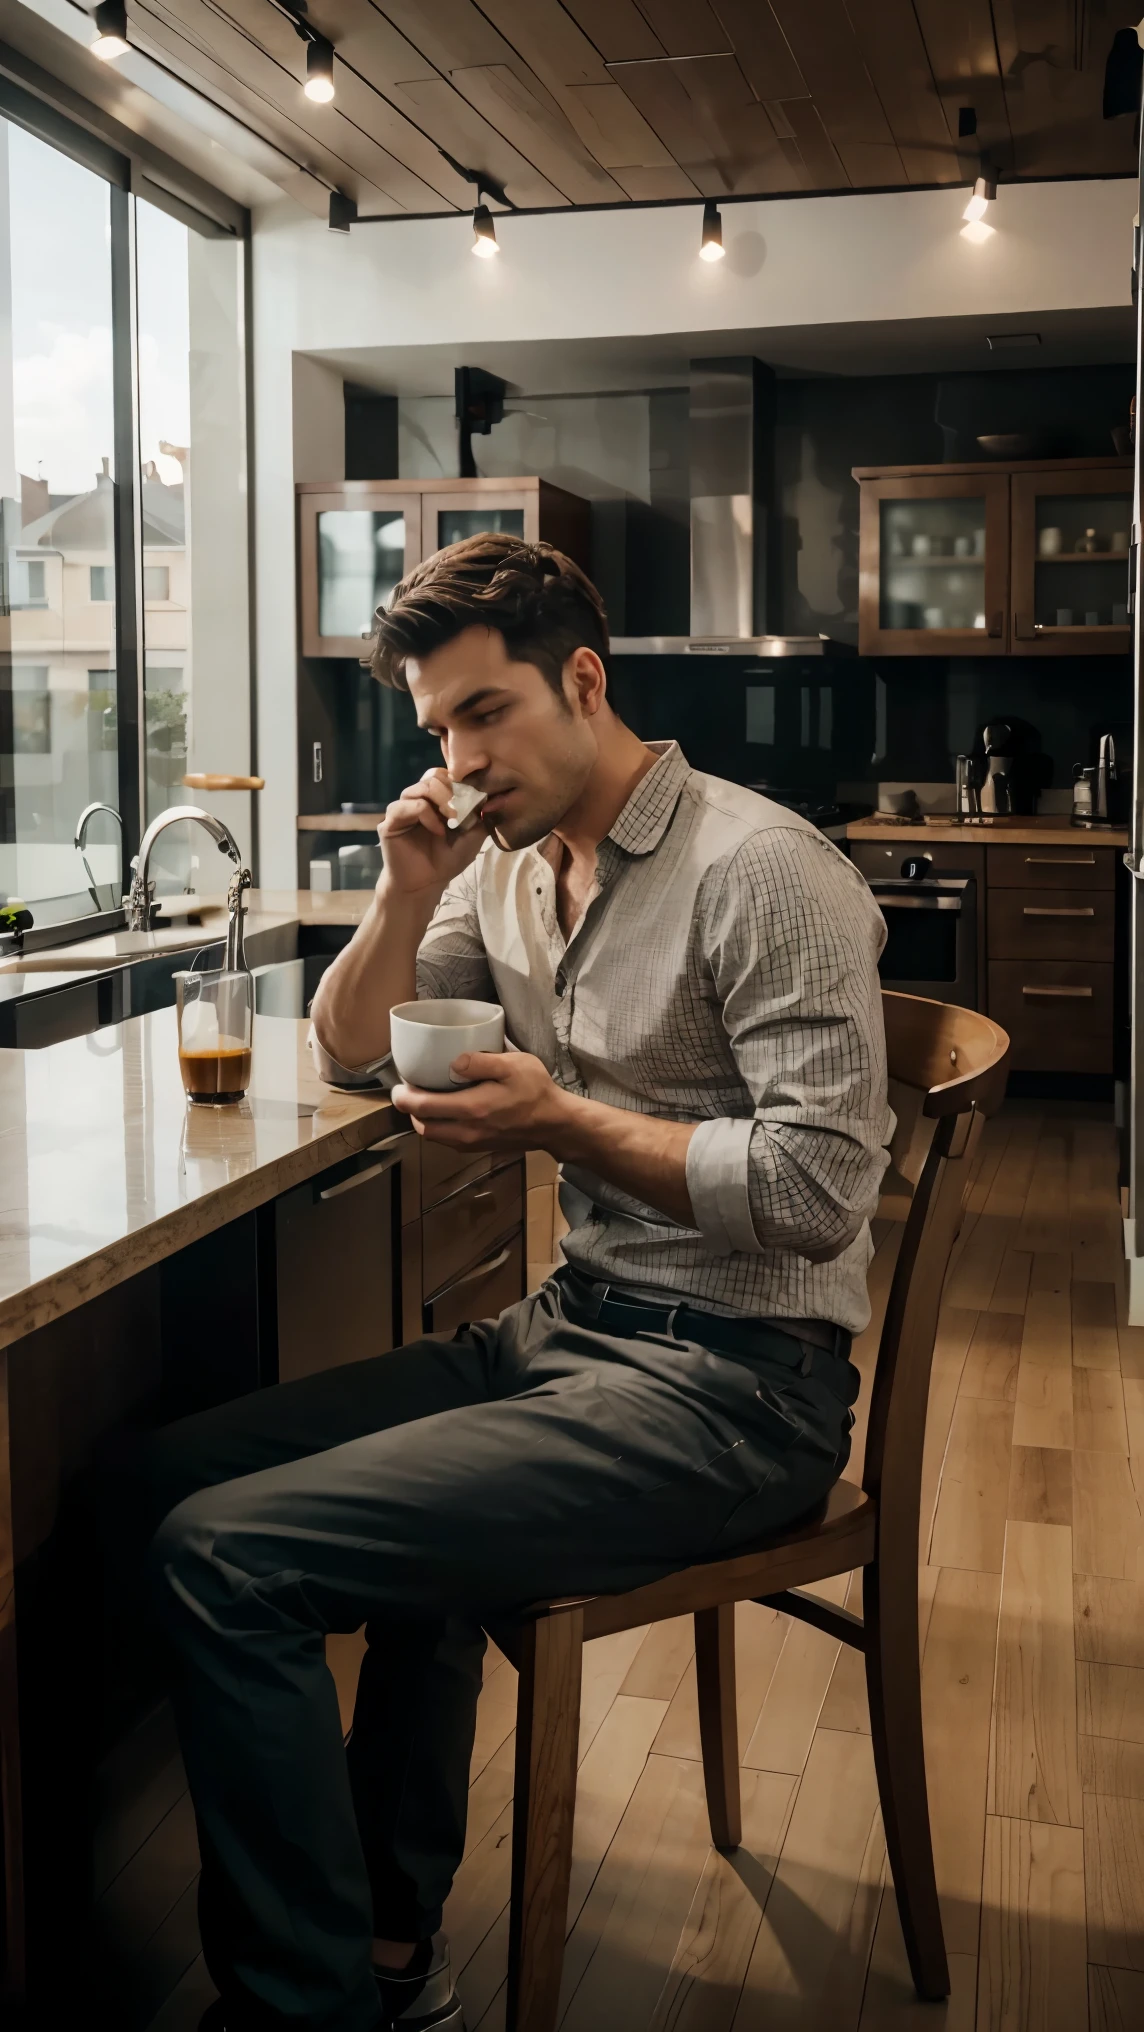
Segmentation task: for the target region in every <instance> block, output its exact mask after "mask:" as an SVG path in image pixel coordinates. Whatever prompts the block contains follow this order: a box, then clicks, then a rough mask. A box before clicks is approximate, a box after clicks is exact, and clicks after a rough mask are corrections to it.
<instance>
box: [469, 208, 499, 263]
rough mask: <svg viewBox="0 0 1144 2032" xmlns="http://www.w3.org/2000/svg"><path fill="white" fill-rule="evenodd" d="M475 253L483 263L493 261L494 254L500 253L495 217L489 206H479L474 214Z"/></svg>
mask: <svg viewBox="0 0 1144 2032" xmlns="http://www.w3.org/2000/svg"><path fill="white" fill-rule="evenodd" d="M477 195H478V196H479V195H480V193H479V191H478V193H477ZM473 253H474V254H476V255H478V256H479V258H480V259H481V260H482V261H491V260H492V257H493V255H494V254H499V253H500V248H499V247H498V246H497V231H496V227H495V226H494V225H493V215H492V213H491V212H490V210H489V208H488V206H487V205H478V206H477V208H476V210H475V211H474V213H473Z"/></svg>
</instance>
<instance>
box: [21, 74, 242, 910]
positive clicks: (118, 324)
mask: <svg viewBox="0 0 1144 2032" xmlns="http://www.w3.org/2000/svg"><path fill="white" fill-rule="evenodd" d="M23 68H24V64H23V60H22V59H21V57H20V56H19V53H18V52H16V51H14V50H11V49H9V48H7V47H6V46H4V45H3V44H0V117H2V118H4V119H5V120H8V121H10V122H12V123H13V124H15V125H16V126H19V127H23V128H25V129H26V130H27V132H28V133H30V134H33V135H34V136H35V137H36V139H37V140H39V141H42V142H44V143H46V144H47V145H48V146H49V147H51V148H55V149H58V150H59V151H60V152H61V153H62V154H64V155H68V156H70V157H71V158H72V159H73V160H74V161H76V162H78V163H80V164H81V165H82V167H84V168H85V169H87V170H89V171H91V172H92V174H94V175H95V176H98V177H100V178H101V179H102V180H103V181H104V182H105V183H106V184H107V185H108V186H109V217H110V238H111V341H112V399H113V438H114V458H115V497H114V521H113V542H112V566H113V569H114V574H115V589H114V605H115V621H114V639H115V674H116V717H117V728H118V754H117V771H116V775H117V795H118V807H119V813H120V816H121V818H122V821H123V868H124V880H125V885H126V879H127V871H128V869H129V867H130V864H131V861H132V859H133V857H134V856H135V855H136V854H137V853H138V851H139V843H140V838H141V835H142V830H143V824H144V813H145V811H146V776H147V754H146V731H145V730H146V710H145V700H144V684H145V669H144V642H145V637H144V618H143V610H144V565H143V527H142V495H141V488H142V466H141V456H140V449H141V447H140V417H139V320H138V276H137V267H136V237H135V211H136V203H137V200H139V199H141V200H143V201H145V202H146V203H147V204H149V205H152V206H156V207H158V209H160V210H162V211H166V212H168V213H170V215H171V216H172V217H173V218H176V219H178V220H179V221H180V222H181V223H182V224H183V225H185V226H187V227H188V228H189V229H190V230H191V231H192V232H198V233H201V234H203V235H205V236H207V237H210V238H227V239H233V240H235V241H237V242H238V244H239V246H240V247H241V250H242V263H243V270H242V277H241V294H242V302H243V309H244V319H243V333H242V343H243V348H244V353H245V359H244V373H245V379H246V386H247V397H248V400H247V430H246V461H247V499H248V501H249V502H250V503H253V500H254V485H253V481H254V473H253V460H254V430H253V409H252V406H251V403H250V399H249V398H250V394H251V392H252V391H251V373H252V358H253V342H252V330H251V308H252V304H251V263H250V254H251V243H250V232H251V226H250V213H249V211H248V210H247V209H246V208H245V207H243V206H241V205H238V204H236V202H235V200H234V199H233V198H230V197H228V196H227V195H226V194H225V193H223V192H222V191H217V190H215V189H213V188H212V187H211V186H209V185H207V184H205V183H204V182H203V181H202V180H201V179H200V178H199V177H197V176H196V175H195V174H194V172H192V171H190V170H185V169H184V168H183V167H182V165H181V164H178V163H176V162H175V161H174V160H173V159H172V158H169V157H167V156H164V155H162V154H161V153H160V152H159V151H158V150H155V149H154V148H151V147H149V146H146V145H144V144H142V143H141V142H140V140H139V137H137V136H134V135H130V134H129V133H128V130H127V129H125V128H123V127H121V126H120V125H119V123H117V122H115V121H114V120H112V119H111V118H110V116H109V115H107V114H105V113H104V112H103V111H102V109H100V108H97V107H96V106H94V105H93V106H90V107H86V106H85V107H84V108H83V113H84V117H86V116H87V115H88V114H90V117H91V121H92V128H91V129H89V128H87V127H85V126H82V125H80V124H79V122H78V121H77V120H75V119H72V118H70V117H69V115H68V113H66V112H63V111H61V110H60V108H59V106H57V105H54V104H52V103H51V101H50V100H49V99H48V98H46V97H41V96H40V95H39V89H37V90H36V91H29V90H27V89H25V87H24V85H23V84H22V83H21V82H20V81H19V73H20V72H21V70H22V69H23ZM14 73H15V75H14ZM35 83H36V86H37V88H39V87H40V86H41V83H43V84H45V85H46V84H49V83H51V84H54V83H55V81H54V80H48V79H47V78H46V76H45V74H44V73H37V75H36V78H35ZM64 89H66V88H64V87H60V90H61V91H62V90H64ZM97 130H98V131H97ZM116 141H119V142H121V143H122V144H123V145H122V146H119V147H117V146H115V145H114V144H115V142H116ZM247 578H248V586H249V597H248V608H249V613H250V616H251V640H250V644H249V647H250V663H249V668H250V692H251V717H250V738H251V770H252V772H253V773H257V755H256V750H255V743H256V740H257V718H256V715H255V711H254V704H255V693H256V669H255V662H254V527H253V513H252V512H251V513H250V514H249V515H248V529H247ZM168 583H169V582H168ZM89 591H90V587H89ZM256 813H257V807H255V823H254V829H253V842H252V861H253V863H254V870H253V872H254V876H255V880H256V881H257V877H258V865H257V854H258V830H257V818H256ZM51 901H52V899H45V902H44V904H43V906H42V907H43V909H44V912H45V918H44V922H43V928H42V933H41V927H40V926H39V925H37V926H36V927H35V928H34V929H33V930H32V931H30V932H27V933H25V934H24V944H25V946H26V947H27V948H28V949H34V948H35V947H36V946H38V945H44V944H52V945H62V944H67V943H69V942H74V941H76V940H79V939H82V938H87V937H89V936H91V935H92V934H93V933H94V932H96V931H100V930H107V929H112V928H115V927H116V926H117V925H119V924H122V923H123V921H124V913H123V911H122V910H112V911H102V912H91V913H88V914H87V915H85V916H82V917H76V918H68V919H63V920H60V921H58V922H56V923H49V922H48V921H47V913H48V912H49V911H50V904H51Z"/></svg>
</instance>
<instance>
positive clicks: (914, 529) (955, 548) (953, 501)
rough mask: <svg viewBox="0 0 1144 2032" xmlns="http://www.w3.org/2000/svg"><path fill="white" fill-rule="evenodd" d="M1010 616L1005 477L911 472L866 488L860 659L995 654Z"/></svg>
mask: <svg viewBox="0 0 1144 2032" xmlns="http://www.w3.org/2000/svg"><path fill="white" fill-rule="evenodd" d="M1008 618H1009V481H1008V476H1007V475H1006V474H1004V473H960V474H956V475H954V474H947V473H944V472H943V473H941V474H940V476H939V475H937V474H930V473H916V472H911V473H903V474H881V475H879V476H878V477H877V478H874V479H870V480H866V481H863V483H862V522H861V535H860V542H859V560H858V627H859V646H860V648H861V649H862V650H863V652H864V653H870V652H878V653H881V654H885V653H886V652H887V651H890V652H894V651H896V652H897V653H898V655H901V656H948V655H958V656H975V655H979V656H997V655H999V654H1003V653H1004V650H1005V647H1006V641H1005V638H1006V635H1007V633H1008Z"/></svg>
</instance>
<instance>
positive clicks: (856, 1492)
mask: <svg viewBox="0 0 1144 2032" xmlns="http://www.w3.org/2000/svg"><path fill="white" fill-rule="evenodd" d="M875 1517H876V1507H875V1504H874V1501H873V1498H872V1497H870V1496H868V1495H866V1493H865V1491H864V1490H862V1489H858V1488H855V1486H854V1484H853V1482H836V1483H835V1485H834V1487H833V1488H832V1489H831V1491H830V1494H829V1495H828V1496H827V1498H826V1500H825V1502H824V1503H820V1504H819V1505H818V1506H817V1508H816V1509H814V1510H813V1511H811V1512H810V1513H809V1515H807V1516H804V1517H800V1518H799V1519H798V1521H797V1522H796V1523H794V1524H792V1525H790V1526H789V1527H788V1528H787V1530H785V1531H780V1532H777V1533H776V1534H775V1536H774V1537H773V1538H768V1539H767V1541H766V1543H765V1544H764V1545H761V1546H759V1547H757V1548H756V1549H755V1550H753V1551H751V1552H737V1553H736V1554H735V1555H734V1557H733V1558H731V1559H713V1560H708V1561H705V1562H704V1563H703V1564H702V1565H700V1566H687V1567H684V1568H683V1570H682V1571H681V1572H680V1573H669V1574H667V1575H666V1576H665V1577H664V1579H663V1580H656V1581H651V1582H649V1584H648V1585H647V1586H646V1587H639V1588H631V1589H629V1590H628V1592H627V1593H626V1594H618V1595H569V1596H567V1597H565V1598H563V1599H561V1600H559V1601H552V1602H538V1603H534V1604H533V1606H532V1607H531V1608H530V1609H528V1610H527V1611H526V1613H525V1615H524V1616H523V1617H522V1618H521V1619H520V1620H521V1621H526V1622H527V1621H532V1620H536V1619H539V1618H541V1617H545V1616H559V1615H561V1614H567V1613H568V1612H569V1611H571V1610H573V1609H580V1610H582V1611H583V1616H584V1637H585V1640H587V1639H588V1638H590V1637H608V1636H610V1635H611V1634H612V1633H613V1632H614V1631H616V1630H632V1629H635V1628H637V1627H638V1626H639V1625H640V1624H641V1623H659V1622H663V1621H664V1620H665V1619H666V1618H667V1617H669V1616H685V1615H693V1614H694V1613H695V1611H696V1610H698V1609H710V1608H717V1607H718V1606H719V1605H720V1604H721V1603H724V1602H744V1601H753V1600H754V1599H755V1597H756V1596H758V1595H773V1594H778V1593H779V1592H780V1591H781V1590H782V1589H783V1588H790V1587H803V1586H805V1585H806V1584H807V1582H809V1581H815V1580H826V1579H828V1578H829V1576H830V1575H831V1574H835V1573H849V1572H850V1570H851V1568H852V1567H856V1566H867V1565H869V1563H870V1561H871V1560H872V1559H873V1557H874V1525H875ZM494 1634H495V1633H494ZM498 1641H499V1639H498ZM502 1648H504V1647H503V1646H502Z"/></svg>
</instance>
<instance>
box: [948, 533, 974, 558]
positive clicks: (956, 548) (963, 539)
mask: <svg viewBox="0 0 1144 2032" xmlns="http://www.w3.org/2000/svg"><path fill="white" fill-rule="evenodd" d="M953 554H954V556H955V557H972V555H973V538H972V537H971V536H955V537H954V539H953Z"/></svg>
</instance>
